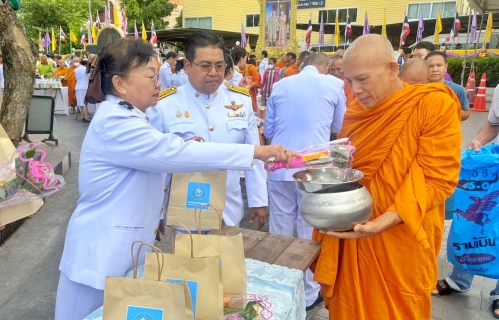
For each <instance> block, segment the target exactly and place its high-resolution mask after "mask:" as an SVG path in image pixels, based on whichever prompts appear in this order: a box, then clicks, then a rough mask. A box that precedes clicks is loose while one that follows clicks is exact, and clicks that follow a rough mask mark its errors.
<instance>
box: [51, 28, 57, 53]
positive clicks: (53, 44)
mask: <svg viewBox="0 0 499 320" xmlns="http://www.w3.org/2000/svg"><path fill="white" fill-rule="evenodd" d="M55 50H57V39H56V38H55V34H54V28H52V52H55Z"/></svg>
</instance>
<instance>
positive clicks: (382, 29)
mask: <svg viewBox="0 0 499 320" xmlns="http://www.w3.org/2000/svg"><path fill="white" fill-rule="evenodd" d="M381 35H382V36H383V37H385V38H388V36H387V35H386V9H385V12H384V13H383V25H382V26H381Z"/></svg>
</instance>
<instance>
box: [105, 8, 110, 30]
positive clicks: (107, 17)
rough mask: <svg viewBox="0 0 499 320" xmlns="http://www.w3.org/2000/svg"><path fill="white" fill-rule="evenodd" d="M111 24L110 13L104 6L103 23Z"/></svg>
mask: <svg viewBox="0 0 499 320" xmlns="http://www.w3.org/2000/svg"><path fill="white" fill-rule="evenodd" d="M110 24H111V13H109V8H108V7H107V6H106V8H105V9H104V25H105V26H106V27H107V26H108V25H110Z"/></svg>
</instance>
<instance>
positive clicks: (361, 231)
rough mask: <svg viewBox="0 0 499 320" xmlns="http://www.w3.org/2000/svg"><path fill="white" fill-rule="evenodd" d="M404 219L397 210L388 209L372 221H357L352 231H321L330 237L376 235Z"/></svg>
mask: <svg viewBox="0 0 499 320" xmlns="http://www.w3.org/2000/svg"><path fill="white" fill-rule="evenodd" d="M402 222H403V221H402V219H401V218H400V216H399V215H398V213H397V212H395V211H387V212H385V213H383V214H382V215H380V216H379V217H377V218H376V219H374V220H372V221H367V222H365V223H355V224H354V227H353V230H351V231H333V230H328V231H321V233H324V234H326V235H328V236H330V237H333V238H339V239H360V238H364V237H370V236H375V235H377V234H380V233H381V232H383V231H386V230H388V229H390V228H391V227H393V226H395V225H397V224H400V223H402Z"/></svg>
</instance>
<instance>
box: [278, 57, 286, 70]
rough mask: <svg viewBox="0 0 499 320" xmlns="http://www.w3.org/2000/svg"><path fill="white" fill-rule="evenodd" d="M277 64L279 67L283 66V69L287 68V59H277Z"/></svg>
mask: <svg viewBox="0 0 499 320" xmlns="http://www.w3.org/2000/svg"><path fill="white" fill-rule="evenodd" d="M276 66H277V67H278V68H281V69H282V68H286V61H284V60H282V59H281V60H279V61H277V64H276Z"/></svg>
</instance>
